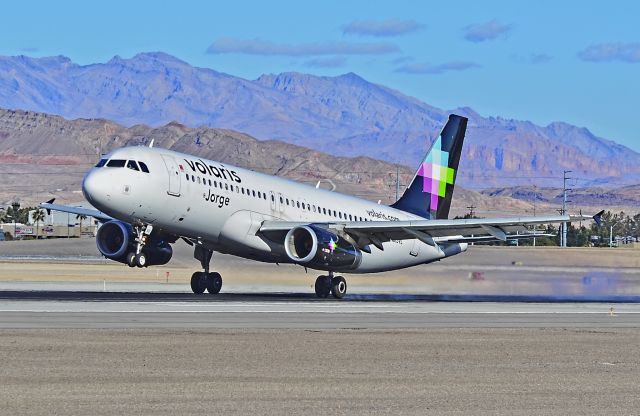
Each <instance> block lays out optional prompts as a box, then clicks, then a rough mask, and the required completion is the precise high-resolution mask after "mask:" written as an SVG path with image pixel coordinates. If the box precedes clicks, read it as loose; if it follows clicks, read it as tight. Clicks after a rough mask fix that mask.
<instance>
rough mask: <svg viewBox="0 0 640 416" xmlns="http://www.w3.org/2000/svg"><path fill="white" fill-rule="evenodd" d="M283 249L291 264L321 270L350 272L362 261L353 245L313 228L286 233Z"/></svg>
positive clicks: (324, 230) (305, 226) (299, 228)
mask: <svg viewBox="0 0 640 416" xmlns="http://www.w3.org/2000/svg"><path fill="white" fill-rule="evenodd" d="M284 249H285V251H286V253H287V256H289V258H290V259H291V260H293V261H294V262H296V263H300V264H304V265H308V266H310V267H313V268H317V269H321V270H332V271H334V270H335V271H339V270H353V269H355V268H357V267H358V265H359V264H360V261H361V260H362V253H361V252H360V250H358V249H357V248H356V247H355V246H354V245H353V244H351V243H349V242H348V241H347V240H345V239H344V238H341V237H340V236H338V235H335V234H333V233H332V232H330V231H328V230H326V229H324V228H321V227H318V226H315V225H302V226H299V227H295V228H292V229H291V230H289V232H288V233H287V236H286V237H285V239H284Z"/></svg>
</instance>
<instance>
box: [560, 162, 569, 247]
mask: <svg viewBox="0 0 640 416" xmlns="http://www.w3.org/2000/svg"><path fill="white" fill-rule="evenodd" d="M567 173H571V171H570V170H565V171H564V175H563V177H562V215H566V213H567V190H568V189H567V180H569V179H571V178H569V177H568V176H567ZM566 246H567V223H566V222H563V223H562V234H561V237H560V247H566Z"/></svg>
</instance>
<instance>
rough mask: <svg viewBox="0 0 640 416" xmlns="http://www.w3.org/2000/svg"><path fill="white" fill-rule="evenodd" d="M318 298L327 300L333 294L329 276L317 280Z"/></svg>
mask: <svg viewBox="0 0 640 416" xmlns="http://www.w3.org/2000/svg"><path fill="white" fill-rule="evenodd" d="M315 290H316V296H318V297H319V298H323V299H324V298H326V297H327V296H329V293H331V280H330V278H329V276H318V278H317V279H316V285H315Z"/></svg>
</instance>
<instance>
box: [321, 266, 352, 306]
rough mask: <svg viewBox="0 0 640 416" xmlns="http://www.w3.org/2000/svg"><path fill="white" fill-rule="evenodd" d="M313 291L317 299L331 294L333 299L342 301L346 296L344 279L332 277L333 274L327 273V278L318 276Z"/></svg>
mask: <svg viewBox="0 0 640 416" xmlns="http://www.w3.org/2000/svg"><path fill="white" fill-rule="evenodd" d="M315 289H316V295H317V296H318V297H319V298H326V297H328V296H329V294H332V295H333V297H334V298H336V299H342V298H343V297H344V295H346V294H347V281H346V280H344V277H342V276H334V275H333V272H329V276H318V278H317V279H316V285H315Z"/></svg>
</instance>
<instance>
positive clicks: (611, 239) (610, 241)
mask: <svg viewBox="0 0 640 416" xmlns="http://www.w3.org/2000/svg"><path fill="white" fill-rule="evenodd" d="M615 225H618V223H617V222H614V223H613V224H611V226H610V227H609V248H611V247H613V227H614V226H615Z"/></svg>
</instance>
